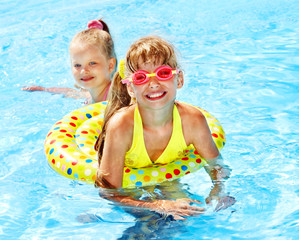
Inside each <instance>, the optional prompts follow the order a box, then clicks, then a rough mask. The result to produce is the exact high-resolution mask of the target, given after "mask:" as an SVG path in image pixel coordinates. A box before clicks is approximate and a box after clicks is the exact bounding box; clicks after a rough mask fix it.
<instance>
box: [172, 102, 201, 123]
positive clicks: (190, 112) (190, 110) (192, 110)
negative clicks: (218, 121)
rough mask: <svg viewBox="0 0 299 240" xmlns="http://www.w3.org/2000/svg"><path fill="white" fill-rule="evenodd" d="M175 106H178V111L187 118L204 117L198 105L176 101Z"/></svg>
mask: <svg viewBox="0 0 299 240" xmlns="http://www.w3.org/2000/svg"><path fill="white" fill-rule="evenodd" d="M176 106H177V108H178V111H179V113H180V116H181V117H187V118H189V117H190V118H195V119H197V120H198V119H205V116H204V115H203V114H202V112H201V111H200V110H199V109H198V107H195V106H193V105H191V104H188V103H183V102H178V101H177V102H176Z"/></svg>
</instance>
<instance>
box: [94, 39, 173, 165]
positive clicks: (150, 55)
mask: <svg viewBox="0 0 299 240" xmlns="http://www.w3.org/2000/svg"><path fill="white" fill-rule="evenodd" d="M140 62H142V63H152V64H154V65H156V64H163V65H168V66H170V67H171V68H173V69H178V68H179V66H178V62H177V58H176V53H175V50H174V47H173V46H172V44H170V43H168V42H167V41H165V40H164V39H162V38H160V37H157V36H148V37H143V38H140V39H139V40H137V41H136V42H134V43H133V44H132V45H131V47H130V48H129V50H128V52H127V55H126V59H125V78H126V77H128V75H129V74H131V73H134V72H136V71H137V70H139V66H138V63H140ZM130 103H131V97H130V95H129V94H128V91H127V86H126V85H125V84H123V83H122V82H121V77H120V75H119V72H116V73H115V75H114V77H113V81H112V85H111V90H110V93H109V95H108V106H107V108H106V111H105V116H104V124H103V127H102V132H101V134H100V135H99V137H98V139H97V142H96V143H95V150H96V151H98V161H99V165H100V163H101V158H102V154H103V149H104V143H105V135H106V126H107V123H108V121H109V119H110V118H111V117H112V116H113V115H114V113H115V112H116V111H117V110H119V109H121V108H123V107H127V106H129V105H130Z"/></svg>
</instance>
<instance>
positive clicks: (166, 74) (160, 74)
mask: <svg viewBox="0 0 299 240" xmlns="http://www.w3.org/2000/svg"><path fill="white" fill-rule="evenodd" d="M179 72H180V71H179V70H177V69H172V68H171V67H169V66H161V67H158V68H157V69H156V70H155V72H154V73H148V72H146V71H143V70H138V71H137V72H135V73H134V74H133V75H132V77H131V78H127V79H124V80H121V82H122V83H123V84H125V83H127V84H130V83H131V82H133V84H135V85H142V84H145V83H146V82H148V81H149V79H150V77H156V78H157V79H158V80H159V81H167V80H169V79H171V78H172V77H173V75H174V74H178V73H179Z"/></svg>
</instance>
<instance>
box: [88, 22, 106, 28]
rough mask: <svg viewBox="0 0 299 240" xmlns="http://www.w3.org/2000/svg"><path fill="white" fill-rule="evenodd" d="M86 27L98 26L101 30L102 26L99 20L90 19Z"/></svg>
mask: <svg viewBox="0 0 299 240" xmlns="http://www.w3.org/2000/svg"><path fill="white" fill-rule="evenodd" d="M87 27H88V28H98V29H101V30H103V28H104V26H103V24H102V23H101V22H100V21H99V20H91V21H89V22H88V23H87Z"/></svg>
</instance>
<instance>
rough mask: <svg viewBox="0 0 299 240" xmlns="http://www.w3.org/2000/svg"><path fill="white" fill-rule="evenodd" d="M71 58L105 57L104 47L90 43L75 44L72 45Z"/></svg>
mask: <svg viewBox="0 0 299 240" xmlns="http://www.w3.org/2000/svg"><path fill="white" fill-rule="evenodd" d="M70 56H71V58H79V59H80V58H82V59H83V58H88V57H89V58H102V57H105V54H104V53H103V51H102V49H101V48H100V47H97V46H95V45H90V44H74V45H72V46H71V47H70Z"/></svg>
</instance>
